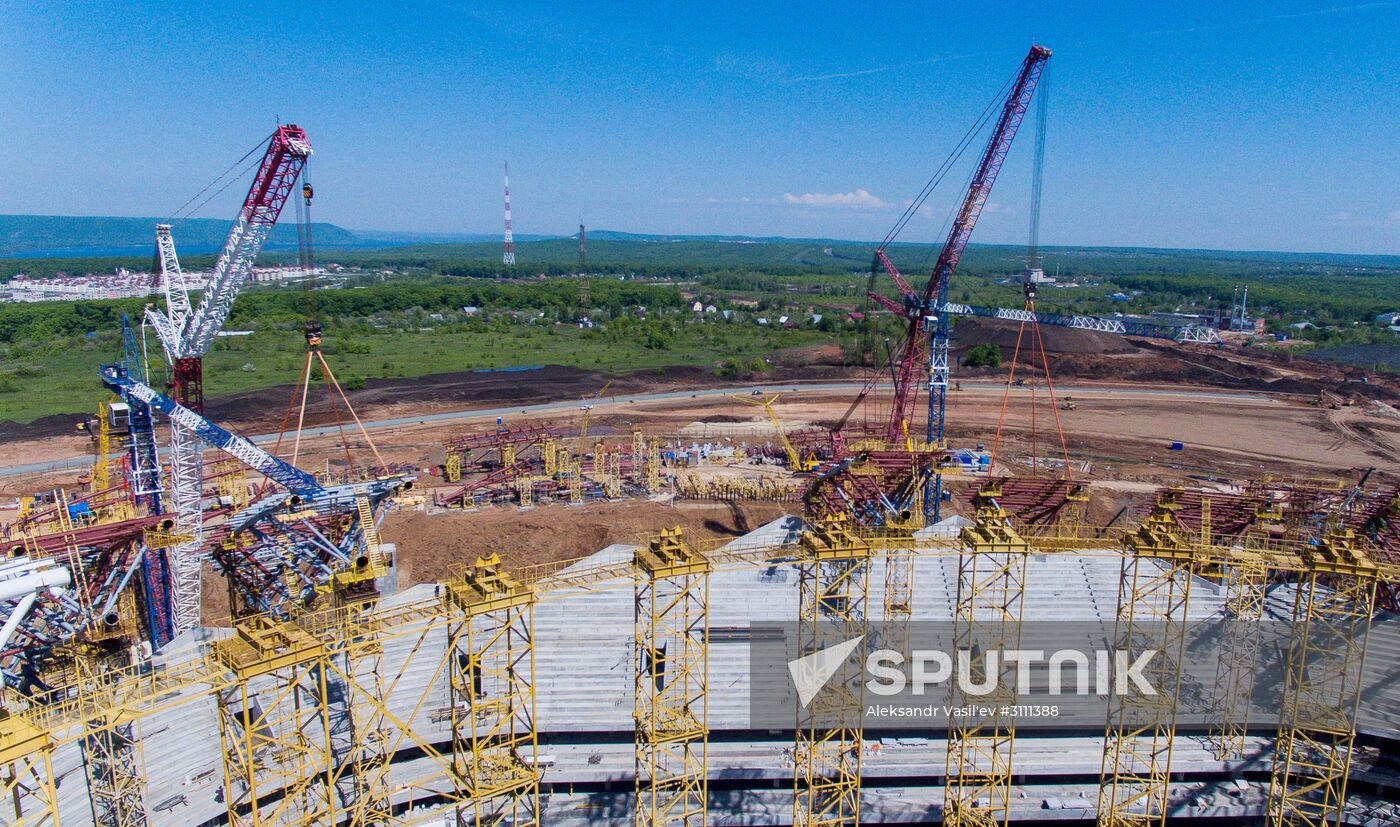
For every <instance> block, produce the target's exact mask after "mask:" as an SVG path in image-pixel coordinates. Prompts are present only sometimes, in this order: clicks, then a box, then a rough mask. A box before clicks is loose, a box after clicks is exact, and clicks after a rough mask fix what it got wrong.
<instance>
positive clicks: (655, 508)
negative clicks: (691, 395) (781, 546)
mask: <svg viewBox="0 0 1400 827" xmlns="http://www.w3.org/2000/svg"><path fill="white" fill-rule="evenodd" d="M796 508H797V506H791V505H790V506H786V507H785V506H783V505H781V504H778V503H745V504H736V505H735V506H733V507H730V506H727V505H724V504H712V503H679V504H677V505H675V506H674V507H673V506H671V505H669V504H663V503H657V502H615V503H590V504H587V505H581V506H567V505H542V506H539V507H536V508H535V509H533V510H531V511H520V510H519V509H517V508H514V507H500V508H488V509H484V510H482V511H477V512H467V511H456V510H452V511H440V512H438V513H434V514H429V513H425V512H422V511H392V512H390V513H389V515H388V516H387V517H386V518H385V519H384V523H383V525H382V527H381V529H380V534H381V535H382V537H383V539H384V541H385V542H389V543H395V544H396V545H397V546H398V557H399V563H398V578H399V587H400V588H403V587H405V586H409V585H412V584H414V583H428V582H433V581H437V580H442V579H445V578H446V577H447V576H448V570H449V568H450V567H451V566H453V565H461V564H466V563H471V562H472V561H473V560H475V559H476V558H477V556H478V555H481V554H489V553H496V554H499V555H501V559H502V560H503V561H504V562H505V563H506V565H507V566H509V567H510V568H513V569H521V568H525V567H528V566H534V565H539V564H542V563H554V562H559V561H562V560H573V559H575V558H579V557H585V556H587V555H589V554H592V553H593V552H595V551H597V550H598V549H601V548H603V547H605V546H608V545H611V544H613V543H628V544H635V543H638V542H640V541H641V540H642V538H644V537H646V536H649V535H652V534H655V533H656V532H657V531H659V530H661V529H663V528H670V527H672V526H681V527H682V528H684V529H685V530H686V534H687V536H689V537H692V538H695V539H707V538H710V537H737V536H739V535H741V534H746V533H748V532H749V531H752V530H753V529H755V528H758V527H759V526H761V525H764V524H765V523H768V522H770V521H772V520H775V519H777V518H778V517H781V516H783V515H784V514H787V513H790V512H791V511H792V510H795V509H796Z"/></svg>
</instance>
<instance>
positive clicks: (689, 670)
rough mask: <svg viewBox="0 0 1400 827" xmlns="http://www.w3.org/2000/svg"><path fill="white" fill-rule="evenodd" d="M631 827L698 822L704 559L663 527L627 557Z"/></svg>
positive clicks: (702, 800)
mask: <svg viewBox="0 0 1400 827" xmlns="http://www.w3.org/2000/svg"><path fill="white" fill-rule="evenodd" d="M633 565H634V566H635V568H636V592H635V604H634V605H635V612H634V634H633V640H634V642H635V645H636V649H635V652H634V654H633V662H634V663H633V665H634V671H633V685H634V687H635V693H634V706H633V713H632V717H633V720H634V721H635V725H636V760H635V766H636V782H635V789H636V818H635V822H636V825H637V827H663V825H682V827H703V825H704V824H705V820H706V818H705V816H706V796H705V793H706V789H707V783H706V781H707V779H706V751H707V746H708V738H709V728H708V725H707V714H706V713H707V710H708V701H707V692H706V687H707V683H708V675H709V628H710V623H709V618H710V608H709V606H710V601H709V588H710V585H709V584H710V563H709V561H708V560H706V559H705V557H704V556H703V555H701V554H700V553H699V552H698V551H696V550H695V549H694V548H692V547H691V546H690V545H689V544H688V543H686V542H685V540H684V538H683V537H682V534H681V529H680V528H673V529H665V530H663V531H662V532H661V534H660V535H658V536H657V537H656V538H655V539H653V540H652V541H651V542H650V543H648V544H647V546H646V548H639V549H637V551H636V554H635V556H634V558H633Z"/></svg>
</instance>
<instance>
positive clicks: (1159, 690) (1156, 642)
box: [1098, 492, 1196, 827]
mask: <svg viewBox="0 0 1400 827" xmlns="http://www.w3.org/2000/svg"><path fill="white" fill-rule="evenodd" d="M1179 507H1180V506H1179V505H1178V504H1177V502H1176V498H1175V495H1174V494H1172V493H1171V492H1168V493H1167V494H1165V495H1163V497H1162V498H1161V499H1159V500H1158V502H1157V504H1156V505H1155V506H1154V507H1153V509H1152V513H1151V514H1150V515H1149V516H1148V518H1147V521H1146V522H1145V523H1144V524H1143V526H1142V527H1141V528H1140V529H1138V531H1137V532H1136V533H1134V534H1131V535H1129V536H1128V537H1127V546H1128V553H1127V554H1125V555H1124V557H1123V561H1122V565H1121V568H1120V573H1119V580H1118V620H1117V624H1116V629H1115V632H1114V646H1113V650H1114V655H1115V657H1118V658H1121V659H1123V660H1122V661H1120V662H1121V663H1124V664H1132V663H1135V662H1136V661H1137V660H1138V658H1139V657H1140V656H1143V655H1146V654H1148V653H1149V652H1155V653H1156V654H1155V656H1153V657H1152V658H1151V660H1150V661H1149V662H1148V664H1147V666H1146V668H1144V669H1141V670H1139V674H1141V675H1143V677H1144V678H1145V679H1146V680H1147V681H1148V682H1149V683H1150V684H1151V686H1152V687H1153V688H1154V690H1155V694H1152V693H1148V692H1142V691H1140V690H1138V689H1137V687H1136V684H1135V683H1134V682H1132V681H1127V682H1126V683H1129V684H1132V685H1131V686H1127V687H1122V686H1120V687H1114V689H1117V690H1122V691H1110V692H1109V693H1108V724H1107V730H1106V732H1105V733H1104V747H1103V762H1102V768H1101V770H1100V777H1099V800H1098V824H1099V827H1127V826H1128V825H1163V826H1164V825H1165V824H1166V818H1167V786H1168V783H1169V782H1170V778H1171V759H1172V742H1173V740H1174V738H1175V736H1176V711H1177V702H1178V694H1179V689H1180V678H1181V672H1180V670H1181V652H1182V646H1183V644H1184V642H1185V632H1186V626H1185V622H1186V610H1187V605H1188V600H1189V599H1190V595H1191V579H1192V577H1191V571H1192V566H1193V563H1194V562H1195V560H1196V553H1195V546H1194V544H1193V542H1194V538H1187V537H1185V536H1184V535H1183V534H1182V532H1181V530H1180V528H1179V526H1178V523H1177V521H1176V519H1175V517H1174V514H1175V512H1176V511H1177V510H1178V509H1179ZM1118 671H1120V672H1121V671H1122V669H1121V668H1120V669H1119V670H1118Z"/></svg>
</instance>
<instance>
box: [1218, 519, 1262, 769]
mask: <svg viewBox="0 0 1400 827" xmlns="http://www.w3.org/2000/svg"><path fill="white" fill-rule="evenodd" d="M1251 539H1252V538H1249V537H1247V538H1246V542H1247V543H1250V542H1251ZM1246 551H1247V549H1246ZM1268 574H1269V569H1268V566H1267V565H1266V564H1265V561H1264V560H1263V558H1258V557H1247V556H1245V555H1244V554H1240V555H1235V559H1234V560H1233V562H1232V563H1231V565H1229V566H1228V567H1226V568H1225V569H1224V570H1223V575H1222V576H1223V577H1225V607H1224V609H1225V624H1226V625H1225V628H1224V636H1223V637H1222V638H1221V641H1220V658H1219V660H1217V661H1216V670H1215V684H1214V697H1213V699H1212V702H1211V706H1212V708H1213V709H1214V711H1215V715H1216V720H1215V723H1214V725H1213V726H1212V727H1211V732H1210V749H1211V754H1213V755H1214V756H1215V757H1216V758H1218V759H1220V760H1222V761H1223V760H1225V759H1227V758H1238V757H1240V756H1241V755H1242V754H1243V753H1244V737H1245V731H1246V728H1247V727H1248V725H1249V702H1250V698H1251V697H1253V695H1254V672H1255V664H1256V662H1257V661H1258V653H1259V628H1258V624H1259V618H1260V617H1262V616H1263V614H1264V591H1265V587H1266V586H1267V585H1268Z"/></svg>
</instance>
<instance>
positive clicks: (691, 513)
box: [202, 501, 796, 625]
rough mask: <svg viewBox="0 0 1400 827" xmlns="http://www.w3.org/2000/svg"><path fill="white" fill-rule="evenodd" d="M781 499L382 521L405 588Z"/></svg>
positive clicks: (729, 523) (584, 549)
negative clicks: (489, 561)
mask: <svg viewBox="0 0 1400 827" xmlns="http://www.w3.org/2000/svg"><path fill="white" fill-rule="evenodd" d="M795 509H796V506H784V505H780V504H777V503H728V504H725V503H677V504H675V505H671V504H668V503H660V502H649V501H625V502H610V503H589V504H587V505H580V506H565V505H548V506H540V507H538V508H535V509H533V510H528V511H521V510H520V509H518V508H515V507H513V506H510V507H499V508H486V509H482V510H480V511H458V510H441V509H434V511H433V513H429V512H427V511H414V510H392V511H390V512H389V513H388V514H387V515H386V516H385V518H384V521H383V523H382V524H381V526H380V536H381V537H382V539H383V540H384V541H385V542H388V543H394V544H395V545H396V546H398V548H399V552H398V559H397V565H396V570H395V577H396V581H397V585H398V587H399V588H401V589H402V588H407V587H409V586H412V585H416V584H418V583H433V582H441V581H443V580H446V579H447V578H448V577H449V576H450V575H451V574H452V572H453V570H454V569H455V568H458V567H461V566H463V565H466V564H470V563H472V562H473V561H475V560H476V558H477V557H478V556H481V555H485V554H499V555H500V556H501V560H502V561H503V562H504V563H505V564H506V566H507V567H508V568H509V569H510V570H511V571H514V572H518V573H525V572H527V571H528V570H530V569H531V568H534V567H538V566H548V565H550V564H558V563H562V562H565V561H571V560H575V559H578V558H581V557H586V556H587V555H589V554H592V553H593V552H595V551H597V550H598V549H601V548H604V547H605V546H609V545H612V544H613V543H627V544H636V543H638V542H641V541H643V539H644V538H645V537H646V536H647V535H650V534H654V533H655V532H657V531H658V530H660V529H662V528H670V527H673V526H680V527H682V528H684V529H685V531H686V535H687V536H688V537H690V538H692V539H693V540H705V539H709V538H713V537H720V538H723V537H737V536H739V535H742V534H746V533H748V532H749V531H752V530H753V529H755V528H758V527H759V526H761V525H764V524H765V523H768V522H770V521H772V520H775V519H777V518H778V517H781V516H783V515H784V514H787V513H790V512H792V511H794V510H795ZM228 605H229V604H228V594H227V591H226V588H225V585H224V581H223V579H222V578H220V577H218V576H217V575H215V574H214V573H213V572H212V571H206V572H205V577H204V601H203V604H202V613H203V615H204V622H205V623H206V624H207V625H224V624H227V622H228Z"/></svg>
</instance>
